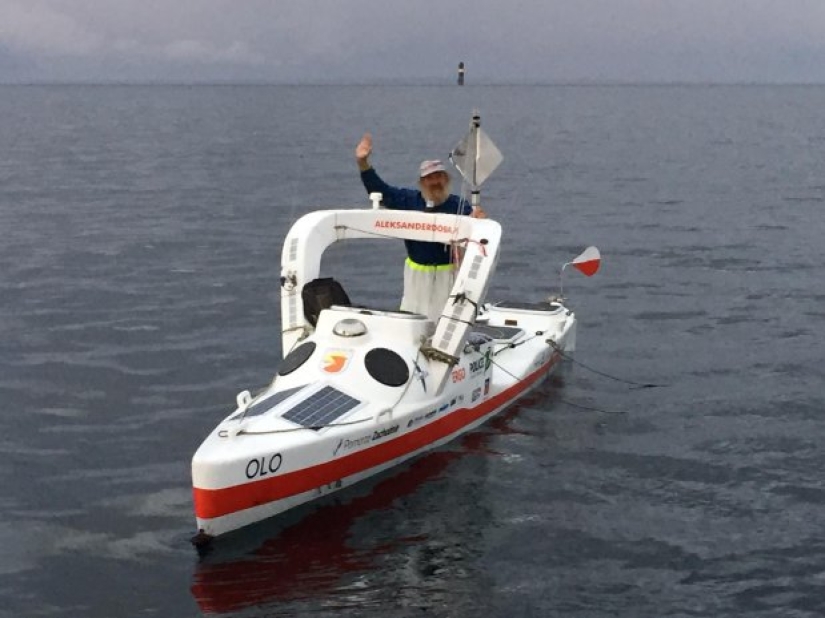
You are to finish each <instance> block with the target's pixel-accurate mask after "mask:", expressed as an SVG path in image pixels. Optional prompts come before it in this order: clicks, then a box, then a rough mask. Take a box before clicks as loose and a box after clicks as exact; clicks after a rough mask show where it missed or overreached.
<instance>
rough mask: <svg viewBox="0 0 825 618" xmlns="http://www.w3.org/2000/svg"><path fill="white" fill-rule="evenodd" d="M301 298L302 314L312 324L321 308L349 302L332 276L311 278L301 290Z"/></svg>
mask: <svg viewBox="0 0 825 618" xmlns="http://www.w3.org/2000/svg"><path fill="white" fill-rule="evenodd" d="M301 300H302V301H304V315H305V316H306V319H307V320H308V321H309V323H310V324H312V325H313V326H315V325H316V324H317V323H318V316H319V315H321V310H322V309H329V308H330V307H332V305H344V306H349V305H350V304H351V303H350V300H349V296H347V293H346V292H345V291H344V288H342V287H341V284H340V283H338V282H337V281H336V280H335V279H333V278H332V277H325V278H322V279H313V280H312V281H310V282H309V283H307V284H306V285H305V286H304V289H303V290H301Z"/></svg>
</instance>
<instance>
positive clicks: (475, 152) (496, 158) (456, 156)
mask: <svg viewBox="0 0 825 618" xmlns="http://www.w3.org/2000/svg"><path fill="white" fill-rule="evenodd" d="M503 160H504V156H503V155H502V154H501V151H500V150H499V149H498V147H496V145H495V144H494V143H493V140H491V139H490V138H489V136H488V135H487V134H486V133H485V132H484V131H483V130H482V129H481V127H477V126H476V127H473V128H472V129H470V132H469V133H467V135H466V136H465V137H464V139H462V140H461V141H460V142H458V144H456V145H455V147H454V148H453V149H452V151H451V152H450V161H452V162H453V165H455V166H456V169H458V172H459V173H460V174H461V177H462V178H464V180H466V181H467V182H468V183H469V184H470V185H472V186H473V187H480V186H481V185H482V183H483V182H484V181H485V180H487V178H489V177H490V174H492V173H493V172H494V171H495V169H496V168H497V167H498V166H499V165H500V164H501V162H502V161H503Z"/></svg>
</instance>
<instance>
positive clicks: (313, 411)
mask: <svg viewBox="0 0 825 618" xmlns="http://www.w3.org/2000/svg"><path fill="white" fill-rule="evenodd" d="M360 404H361V401H359V400H358V399H355V398H353V397H350V396H349V395H347V394H346V393H342V392H341V391H339V390H338V389H336V388H334V387H332V386H325V387H324V388H322V389H321V390H319V391H318V392H317V393H315V394H314V395H310V396H309V397H307V398H306V399H304V400H303V401H300V402H299V403H297V404H296V405H294V406H293V407H292V408H290V409H289V410H287V411H286V412H284V414H283V418H285V419H286V420H288V421H292V422H293V423H296V424H298V425H303V426H304V427H307V428H309V429H313V430H315V431H319V430H321V429H323V428H324V427H325V426H326V425H329V424H330V423H332V422H333V421H334V420H336V419H338V418H340V417H341V416H343V415H344V414H346V413H347V412H349V411H350V410H352V409H353V408H355V407H357V406H359V405H360Z"/></svg>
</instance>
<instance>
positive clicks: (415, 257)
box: [355, 133, 487, 321]
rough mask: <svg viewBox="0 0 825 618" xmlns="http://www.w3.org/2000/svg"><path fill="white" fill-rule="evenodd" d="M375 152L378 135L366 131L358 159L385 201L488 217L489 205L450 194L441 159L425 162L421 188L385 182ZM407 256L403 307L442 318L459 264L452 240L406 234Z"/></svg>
mask: <svg viewBox="0 0 825 618" xmlns="http://www.w3.org/2000/svg"><path fill="white" fill-rule="evenodd" d="M370 154H372V136H371V135H370V134H369V133H365V134H364V136H363V137H362V138H361V141H360V142H359V143H358V145H357V146H356V148H355V159H356V161H357V162H358V169H359V170H360V171H361V182H362V183H364V188H365V189H366V190H367V194H369V193H381V194H382V195H383V204H384V206H385V207H387V208H391V209H396V210H418V211H422V212H432V213H444V214H454V215H469V216H472V217H478V218H482V219H483V218H486V217H487V214H486V213H485V212H484V210H483V209H482V208H481V207H480V206H477V207H476V208H475V209H473V208H472V207H471V206H470V204H469V203H468V202H467V200H463V199H461V198H459V197H458V196H457V195H451V194H450V175H449V174H448V173H447V170H446V168H445V167H444V164H443V163H441V161H437V160H427V161H423V162H422V163H421V166H420V168H419V170H418V189H404V188H399V187H393V186H390V185H388V184H387V183H386V182H384V181H383V180H382V179H381V177H380V176H379V175H378V173H377V172H376V171H375V169H373V167H372V165H371V164H370V162H369V156H370ZM404 244H405V245H406V247H407V259H406V260H405V263H404V296H403V298H402V299H401V310H402V311H410V312H412V313H420V314H423V315H426V316H427V317H428V318H430V319H431V320H434V321H435V320H438V318H439V317H440V316H441V312H442V311H443V310H444V306H445V305H446V304H447V299H448V298H449V296H450V290H451V289H452V287H453V280H454V278H455V269H456V267H457V264H455V263H453V260H452V252H451V250H450V246H449V245H445V244H442V243H438V242H424V241H420V240H404Z"/></svg>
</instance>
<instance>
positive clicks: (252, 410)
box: [229, 386, 304, 421]
mask: <svg viewBox="0 0 825 618" xmlns="http://www.w3.org/2000/svg"><path fill="white" fill-rule="evenodd" d="M302 388H304V387H303V386H296V387H295V388H288V389H286V390H285V391H280V392H277V393H275V394H273V395H270V396H269V397H267V398H266V399H262V400H261V401H258V402H256V403H254V404H253V405H251V406H249V407H248V408H247V409H246V411H245V412H239V413H238V414H236V415H235V416H233V417H232V418H230V419H229V420H230V421H234V420H235V419H237V418H240V417H242V416H243V417H244V418H249V417H250V416H260V415H261V414H264V413H266V412H269V411H270V410H271V409H272V408H274V407H275V406H277V405H278V404H279V403H281V402H282V401H283V400H284V399H286V398H287V397H289V396H290V395H293V394H295V393H296V392H298V391H299V390H301V389H302Z"/></svg>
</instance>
